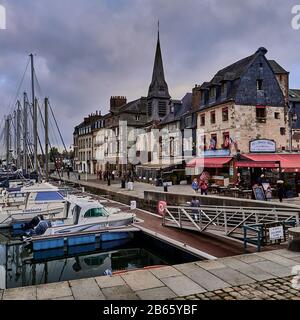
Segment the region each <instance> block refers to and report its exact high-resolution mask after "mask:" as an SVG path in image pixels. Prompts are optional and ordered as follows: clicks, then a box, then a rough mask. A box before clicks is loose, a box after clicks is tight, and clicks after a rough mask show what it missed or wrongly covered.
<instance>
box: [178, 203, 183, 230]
mask: <svg viewBox="0 0 300 320" xmlns="http://www.w3.org/2000/svg"><path fill="white" fill-rule="evenodd" d="M178 215H179V217H178V219H179V226H180V228H181V229H182V221H181V210H180V208H178Z"/></svg>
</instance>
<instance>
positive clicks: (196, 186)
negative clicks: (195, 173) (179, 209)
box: [192, 178, 199, 193]
mask: <svg viewBox="0 0 300 320" xmlns="http://www.w3.org/2000/svg"><path fill="white" fill-rule="evenodd" d="M192 189H193V190H194V191H195V193H197V192H198V189H199V184H198V181H197V178H195V179H194V180H193V182H192Z"/></svg>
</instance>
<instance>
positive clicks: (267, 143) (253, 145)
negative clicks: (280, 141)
mask: <svg viewBox="0 0 300 320" xmlns="http://www.w3.org/2000/svg"><path fill="white" fill-rule="evenodd" d="M249 151H250V152H256V153H257V152H270V153H272V152H276V142H275V141H274V140H268V139H258V140H252V141H250V146H249Z"/></svg>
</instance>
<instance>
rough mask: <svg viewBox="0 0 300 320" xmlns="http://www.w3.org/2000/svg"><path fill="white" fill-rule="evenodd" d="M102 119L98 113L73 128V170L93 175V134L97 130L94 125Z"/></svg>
mask: <svg viewBox="0 0 300 320" xmlns="http://www.w3.org/2000/svg"><path fill="white" fill-rule="evenodd" d="M101 118H102V116H101V114H99V113H98V111H97V112H96V113H94V114H90V115H89V116H88V117H86V118H84V121H83V122H82V123H81V124H79V125H78V126H76V127H75V130H74V133H73V140H74V165H75V170H76V171H78V172H84V173H94V172H95V164H94V161H93V157H94V151H93V150H94V139H93V136H94V132H95V131H97V130H98V129H97V128H96V127H95V123H96V122H97V121H98V120H100V119H101Z"/></svg>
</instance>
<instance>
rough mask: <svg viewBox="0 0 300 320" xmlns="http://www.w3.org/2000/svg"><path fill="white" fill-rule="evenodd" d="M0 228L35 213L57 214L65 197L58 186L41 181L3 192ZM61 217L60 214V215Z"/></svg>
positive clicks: (28, 218) (29, 218) (60, 210)
mask: <svg viewBox="0 0 300 320" xmlns="http://www.w3.org/2000/svg"><path fill="white" fill-rule="evenodd" d="M2 200H3V203H2V207H1V209H0V228H7V227H10V226H11V225H12V222H13V221H14V222H15V223H16V222H17V221H18V220H20V221H24V220H27V221H28V220H31V219H32V218H34V217H35V216H36V215H37V214H46V215H52V216H58V215H59V214H61V213H62V212H63V209H64V204H65V198H64V196H63V195H62V194H61V192H60V191H59V188H58V187H55V186H53V185H51V184H50V183H47V182H43V183H37V184H34V185H30V186H25V187H22V188H20V189H18V190H9V191H7V190H6V192H5V193H3V196H2ZM60 217H62V215H61V216H60Z"/></svg>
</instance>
